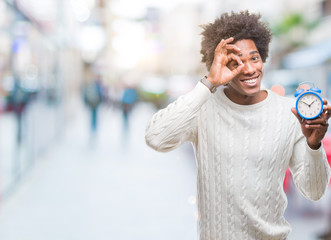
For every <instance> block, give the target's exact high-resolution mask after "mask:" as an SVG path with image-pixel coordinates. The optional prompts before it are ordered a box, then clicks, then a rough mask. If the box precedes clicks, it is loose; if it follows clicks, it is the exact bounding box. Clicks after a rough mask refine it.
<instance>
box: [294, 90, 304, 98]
mask: <svg viewBox="0 0 331 240" xmlns="http://www.w3.org/2000/svg"><path fill="white" fill-rule="evenodd" d="M303 91H305V90H304V89H302V88H301V89H299V90H298V91H296V92H295V94H294V97H297V96H299V95H300V94H301V93H303Z"/></svg>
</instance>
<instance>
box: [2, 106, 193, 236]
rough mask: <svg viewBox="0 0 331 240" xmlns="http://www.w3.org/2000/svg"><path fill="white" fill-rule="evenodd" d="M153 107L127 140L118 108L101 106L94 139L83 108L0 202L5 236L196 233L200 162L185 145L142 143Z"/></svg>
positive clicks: (144, 109) (137, 116) (141, 114)
mask: <svg viewBox="0 0 331 240" xmlns="http://www.w3.org/2000/svg"><path fill="white" fill-rule="evenodd" d="M154 111H155V110H154V109H152V108H151V107H150V106H149V105H140V106H138V107H137V109H135V111H134V112H133V115H132V119H131V120H132V121H131V123H132V125H131V128H130V130H131V131H130V132H129V133H128V135H127V137H128V138H127V139H124V138H123V136H122V125H121V124H122V122H121V121H122V119H121V113H120V112H119V111H118V110H114V109H103V110H102V112H100V113H101V116H100V126H99V127H100V129H99V130H100V131H99V132H98V136H97V137H96V142H95V144H94V145H91V142H90V140H89V132H88V120H89V119H88V116H86V114H87V113H86V112H84V111H81V112H80V113H79V115H77V116H76V118H75V119H76V120H75V121H74V122H73V123H72V124H71V125H70V129H69V130H68V132H67V134H66V136H65V137H64V139H63V140H62V141H61V142H60V143H56V144H55V145H54V146H53V148H52V149H51V150H50V151H48V152H47V154H45V155H44V156H43V158H42V159H39V160H38V161H37V164H36V166H37V167H36V168H35V169H34V170H33V171H32V172H30V174H29V175H28V176H27V177H26V178H25V179H24V181H23V183H22V184H21V186H20V187H19V188H18V189H17V190H16V192H15V193H14V194H13V195H12V196H10V197H9V198H8V199H7V200H6V202H4V203H2V206H1V211H0V239H1V240H23V239H24V240H30V239H31V240H45V239H47V240H53V239H54V240H85V239H86V240H91V239H96V240H103V239H105V240H106V239H107V240H108V239H116V240H139V239H141V240H155V239H158V240H163V239H164V240H168V239H178V240H179V239H192V240H194V239H196V235H197V234H196V206H195V181H196V179H195V162H194V159H193V158H191V154H192V153H191V152H190V151H189V150H188V149H189V148H188V147H187V146H183V147H182V148H180V149H178V150H176V151H173V152H171V153H167V154H164V153H158V152H155V151H153V150H151V149H149V148H148V147H147V146H146V145H145V142H144V130H145V126H146V123H147V121H148V120H149V118H150V117H151V114H152V113H153V112H154ZM188 155H190V156H189V157H188Z"/></svg>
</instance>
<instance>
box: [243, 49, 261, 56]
mask: <svg viewBox="0 0 331 240" xmlns="http://www.w3.org/2000/svg"><path fill="white" fill-rule="evenodd" d="M256 53H259V52H258V51H257V50H254V51H251V52H249V55H253V54H256ZM242 55H243V54H242V53H239V54H238V57H241V56H242Z"/></svg>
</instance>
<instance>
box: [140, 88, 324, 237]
mask: <svg viewBox="0 0 331 240" xmlns="http://www.w3.org/2000/svg"><path fill="white" fill-rule="evenodd" d="M293 106H294V99H291V98H286V97H281V96H278V95H277V94H275V93H273V92H271V91H269V90H268V97H267V98H266V99H265V100H263V101H262V102H259V103H257V104H253V105H238V104H235V103H233V102H232V101H230V100H229V99H228V98H227V97H226V95H225V94H224V91H223V89H222V88H221V89H219V90H218V91H217V92H216V93H215V94H211V93H210V91H209V90H208V89H207V88H206V87H205V86H204V85H203V84H201V83H198V84H197V85H196V87H195V88H194V89H193V90H192V91H190V92H189V93H187V94H185V95H183V96H181V97H180V98H178V99H177V100H176V101H175V102H173V103H172V104H170V105H169V106H168V107H167V108H165V109H162V110H160V111H158V112H157V113H156V114H154V116H153V117H152V119H151V121H150V123H149V125H148V126H147V129H146V136H145V137H146V143H147V144H148V145H149V146H150V147H152V148H153V149H155V150H157V151H163V152H166V151H170V150H172V149H174V148H176V147H178V146H180V145H181V144H182V143H183V142H185V141H190V142H191V143H192V145H193V147H194V151H195V156H196V161H197V168H198V171H197V172H198V176H197V180H198V181H197V188H198V189H197V199H198V210H199V239H200V240H233V239H245V240H250V239H261V240H265V239H269V240H274V239H286V237H287V235H288V234H289V232H290V226H289V224H288V222H287V221H286V220H285V219H284V211H285V208H286V205H287V199H286V195H285V193H284V190H283V181H284V176H285V171H286V169H287V167H290V170H291V172H292V175H293V179H294V182H295V184H296V186H297V188H298V189H299V190H300V192H301V193H302V194H303V195H304V196H305V197H306V198H308V199H310V200H314V201H315V200H318V199H319V198H321V197H322V195H323V194H324V192H325V190H326V188H327V185H328V182H329V178H330V168H329V165H328V163H327V159H326V154H325V151H324V149H323V147H321V148H320V149H318V150H312V149H310V148H309V146H308V145H307V143H306V139H305V137H304V136H303V135H302V132H301V128H300V124H299V123H298V120H297V119H296V118H295V116H294V115H293V114H292V112H291V111H290V109H291V107H293Z"/></svg>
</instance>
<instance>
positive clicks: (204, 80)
mask: <svg viewBox="0 0 331 240" xmlns="http://www.w3.org/2000/svg"><path fill="white" fill-rule="evenodd" d="M200 82H201V83H202V84H203V85H205V86H206V87H207V88H208V89H209V91H210V92H211V93H215V92H216V90H217V86H215V85H214V84H212V83H211V82H210V81H209V80H208V78H207V76H204V77H203V78H202V79H201V80H200Z"/></svg>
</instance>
